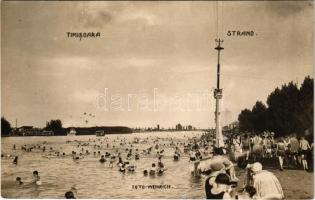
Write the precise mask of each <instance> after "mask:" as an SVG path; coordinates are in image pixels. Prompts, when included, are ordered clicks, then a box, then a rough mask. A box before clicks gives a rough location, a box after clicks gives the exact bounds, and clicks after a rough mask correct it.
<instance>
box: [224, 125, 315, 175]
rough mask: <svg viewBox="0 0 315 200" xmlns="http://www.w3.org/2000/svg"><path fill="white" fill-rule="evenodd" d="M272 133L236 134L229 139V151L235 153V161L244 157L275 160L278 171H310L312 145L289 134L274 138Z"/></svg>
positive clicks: (255, 159) (301, 138)
mask: <svg viewBox="0 0 315 200" xmlns="http://www.w3.org/2000/svg"><path fill="white" fill-rule="evenodd" d="M274 136H275V134H274V133H273V132H267V131H266V132H263V133H261V134H246V133H245V134H237V135H234V136H232V137H231V138H230V140H229V142H230V146H231V151H232V152H235V160H236V161H237V160H238V158H239V157H243V158H244V157H245V160H248V159H252V160H254V161H261V160H262V159H268V158H277V159H269V161H274V160H277V162H278V167H279V169H280V170H283V169H284V166H286V167H287V168H289V167H290V168H302V169H304V170H310V165H311V166H312V163H313V143H311V144H310V143H309V141H308V140H306V139H305V137H303V136H301V137H298V136H297V135H296V134H290V135H288V136H285V137H277V138H275V137H274Z"/></svg>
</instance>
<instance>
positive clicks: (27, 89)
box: [1, 1, 314, 128]
mask: <svg viewBox="0 0 315 200" xmlns="http://www.w3.org/2000/svg"><path fill="white" fill-rule="evenodd" d="M313 19H314V17H313V2H312V1H298V2H297V1H238V2H237V1H228V2H216V1H210V2H209V1H208V2H207V1H199V2H189V1H185V2H178V1H177V2H167V1H160V2H150V1H145V2H140V1H136V2H126V1H124V2H114V1H109V2H106V1H102V2H74V1H70V2H28V1H20V2H1V24H2V25H1V28H2V29H1V42H2V43H1V45H2V46H1V57H2V59H1V111H2V116H4V117H5V118H6V119H8V120H9V122H10V123H11V124H12V125H13V126H15V121H16V120H17V122H18V126H23V125H32V126H36V127H44V126H45V123H46V121H49V120H51V119H61V120H62V122H63V125H64V126H65V127H68V126H95V125H97V126H101V125H104V126H106V125H108V126H113V125H123V126H129V127H149V126H150V127H153V126H156V125H157V124H160V127H164V128H169V127H175V125H176V124H177V123H181V124H183V125H189V124H191V125H193V126H195V127H200V128H208V127H214V110H215V101H214V98H213V89H214V88H215V86H216V66H217V51H216V50H214V48H215V46H216V43H215V39H216V38H218V37H220V38H221V39H223V40H224V42H223V47H224V50H223V51H221V58H220V62H221V87H222V89H223V99H222V104H221V106H220V109H221V121H222V125H225V124H228V123H231V122H233V121H235V120H237V118H238V115H239V113H240V112H241V110H242V109H245V108H249V109H251V108H252V107H253V105H254V104H255V102H256V101H258V100H259V101H262V102H264V103H266V100H267V97H268V95H269V94H270V93H271V92H272V91H273V90H274V89H275V88H276V87H281V85H283V84H285V83H288V82H290V81H294V82H295V83H297V84H298V85H300V84H301V83H302V82H303V80H304V77H305V76H308V75H309V76H311V77H312V78H313V53H314V52H313V44H314V35H313V34H314V33H313ZM228 31H254V33H255V34H254V36H228V35H227V33H228ZM67 32H75V33H77V32H81V33H83V32H95V33H96V32H99V33H100V35H101V36H100V37H97V38H82V39H81V40H80V39H79V38H75V37H68V36H67Z"/></svg>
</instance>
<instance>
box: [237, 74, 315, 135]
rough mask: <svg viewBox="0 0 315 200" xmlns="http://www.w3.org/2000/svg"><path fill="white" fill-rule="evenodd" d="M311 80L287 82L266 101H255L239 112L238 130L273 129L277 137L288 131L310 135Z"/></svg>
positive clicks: (312, 97)
mask: <svg viewBox="0 0 315 200" xmlns="http://www.w3.org/2000/svg"><path fill="white" fill-rule="evenodd" d="M313 95H314V80H313V79H312V78H310V77H309V76H307V77H305V79H304V81H303V83H302V85H301V87H300V88H298V86H297V84H295V83H293V82H289V83H288V84H285V85H282V87H281V88H276V89H275V90H274V91H273V92H272V93H271V94H269V95H268V98H267V105H265V104H264V103H262V102H261V101H257V102H256V103H255V105H254V106H253V108H252V109H251V110H250V109H244V110H242V111H241V113H240V114H239V116H238V120H239V125H240V131H241V132H252V133H255V132H256V133H261V132H263V131H272V132H274V133H275V135H276V137H279V136H286V135H288V134H292V133H295V134H298V135H302V134H304V133H307V134H309V135H308V136H310V137H311V136H312V135H313V120H314V117H313V113H314V96H313Z"/></svg>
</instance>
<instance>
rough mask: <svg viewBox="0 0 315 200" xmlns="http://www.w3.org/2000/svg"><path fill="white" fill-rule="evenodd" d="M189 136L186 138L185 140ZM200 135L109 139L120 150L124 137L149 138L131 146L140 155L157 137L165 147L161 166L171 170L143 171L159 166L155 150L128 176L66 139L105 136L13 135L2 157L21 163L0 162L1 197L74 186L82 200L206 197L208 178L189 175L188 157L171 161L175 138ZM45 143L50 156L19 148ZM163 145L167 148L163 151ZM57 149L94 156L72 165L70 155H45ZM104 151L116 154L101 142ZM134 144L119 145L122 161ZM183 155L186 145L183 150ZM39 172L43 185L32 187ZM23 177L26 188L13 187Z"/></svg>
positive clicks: (59, 192)
mask: <svg viewBox="0 0 315 200" xmlns="http://www.w3.org/2000/svg"><path fill="white" fill-rule="evenodd" d="M184 135H185V137H183V136H184ZM200 135H201V132H184V133H180V132H174V133H168V132H155V133H136V134H130V135H108V136H107V138H108V139H107V143H109V144H110V145H115V146H116V147H117V146H119V143H120V141H117V137H118V138H119V140H121V139H123V138H126V141H127V142H132V141H133V140H134V138H135V137H137V138H146V137H149V142H148V143H146V144H133V149H134V150H135V149H136V148H138V149H139V150H140V152H142V150H143V149H145V148H148V147H150V146H153V145H154V143H153V141H154V139H156V137H159V138H160V139H159V143H160V144H161V145H162V147H161V148H163V149H165V153H164V155H165V158H163V162H164V165H165V167H166V168H167V171H166V172H165V173H164V175H163V176H156V177H150V176H146V177H145V176H144V175H143V173H142V172H143V170H144V169H148V170H149V169H150V167H151V164H152V163H153V162H155V163H157V161H158V159H157V157H156V156H155V151H153V152H152V153H151V155H149V156H147V155H146V156H145V155H141V156H140V160H137V161H135V160H133V161H132V162H133V163H134V164H135V165H136V166H137V168H136V172H134V173H128V172H126V173H125V174H123V173H121V172H119V171H118V167H117V166H116V165H114V167H113V168H110V167H108V162H107V163H104V164H101V163H100V162H99V161H98V160H99V158H100V157H99V156H96V157H95V156H94V155H93V152H94V151H98V149H94V146H93V145H94V143H93V142H90V144H92V145H90V146H84V147H79V148H78V147H77V145H76V144H77V143H74V142H71V143H66V141H67V140H78V141H82V142H89V139H90V140H91V141H93V140H96V144H100V142H99V141H98V139H99V138H102V140H105V138H104V137H96V136H71V137H69V136H64V137H63V136H53V137H9V138H2V140H1V143H2V147H1V148H2V149H1V152H2V153H3V154H11V155H18V156H19V162H18V165H14V164H12V160H13V158H10V159H8V158H5V159H2V161H1V167H2V169H1V182H2V184H1V193H2V197H7V198H63V197H64V193H65V192H66V191H67V190H69V189H70V188H71V186H73V185H75V186H76V188H77V190H78V197H79V198H205V193H204V178H203V177H202V178H195V177H193V176H191V173H190V171H191V163H190V162H189V159H188V157H187V156H185V155H184V154H182V156H183V157H182V158H181V159H180V160H179V161H177V162H175V161H173V158H172V156H173V152H174V149H173V148H171V147H170V146H167V145H168V144H170V142H171V139H170V138H173V140H174V142H175V143H176V142H186V143H187V142H188V138H192V137H194V136H200ZM114 140H116V141H115V142H114ZM44 141H46V142H47V144H46V145H45V146H46V152H45V153H43V152H42V151H40V150H37V149H36V150H33V151H32V152H25V151H22V150H21V146H22V145H24V144H26V145H31V144H41V145H42V143H43V142H44ZM13 144H16V150H13ZM163 144H165V145H166V146H165V147H163ZM50 147H53V148H54V149H56V150H59V151H60V152H65V153H66V154H67V155H70V154H71V152H72V151H77V152H79V151H81V148H84V151H85V150H89V151H90V152H92V154H90V155H89V156H86V157H85V158H84V159H82V160H79V161H73V160H72V158H71V157H70V156H67V157H65V158H50V159H49V158H47V157H45V155H47V154H48V153H49V148H50ZM102 148H103V149H101V150H100V151H101V153H102V154H105V152H106V151H108V152H110V153H113V152H114V150H111V149H110V148H109V149H106V145H105V142H103V146H102ZM126 148H130V145H126V146H123V147H120V152H122V158H123V160H125V158H126V152H125V149H126ZM181 151H182V152H183V146H181ZM34 170H38V171H39V173H40V176H41V180H42V185H41V186H36V185H34V184H30V182H31V181H32V172H33V171H34ZM17 176H20V177H22V181H23V182H24V185H23V186H17V185H16V184H15V178H16V177H17ZM132 185H170V186H171V189H155V190H153V189H133V188H132Z"/></svg>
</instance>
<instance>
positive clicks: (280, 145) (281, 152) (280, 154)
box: [277, 138, 285, 171]
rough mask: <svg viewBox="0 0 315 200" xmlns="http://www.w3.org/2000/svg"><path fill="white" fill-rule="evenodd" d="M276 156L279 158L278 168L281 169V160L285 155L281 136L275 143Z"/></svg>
mask: <svg viewBox="0 0 315 200" xmlns="http://www.w3.org/2000/svg"><path fill="white" fill-rule="evenodd" d="M277 156H278V159H279V165H280V170H281V171H283V160H284V157H285V143H284V141H283V139H282V138H280V139H279V141H278V143H277Z"/></svg>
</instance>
